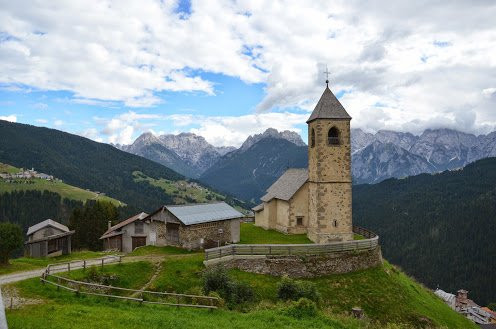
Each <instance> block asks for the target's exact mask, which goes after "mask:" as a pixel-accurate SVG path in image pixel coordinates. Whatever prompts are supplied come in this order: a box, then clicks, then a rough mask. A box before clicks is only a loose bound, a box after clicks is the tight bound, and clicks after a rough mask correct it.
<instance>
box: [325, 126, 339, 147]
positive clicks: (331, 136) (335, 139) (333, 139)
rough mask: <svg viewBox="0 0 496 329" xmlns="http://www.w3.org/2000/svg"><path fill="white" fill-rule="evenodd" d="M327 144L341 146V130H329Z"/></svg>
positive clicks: (334, 128)
mask: <svg viewBox="0 0 496 329" xmlns="http://www.w3.org/2000/svg"><path fill="white" fill-rule="evenodd" d="M327 143H328V144H329V145H339V130H338V128H336V127H332V128H331V129H329V132H328V133H327Z"/></svg>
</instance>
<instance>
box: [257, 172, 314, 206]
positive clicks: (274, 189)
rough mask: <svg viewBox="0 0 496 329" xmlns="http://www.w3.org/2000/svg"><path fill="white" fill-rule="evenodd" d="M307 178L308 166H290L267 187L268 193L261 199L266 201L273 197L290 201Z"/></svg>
mask: <svg viewBox="0 0 496 329" xmlns="http://www.w3.org/2000/svg"><path fill="white" fill-rule="evenodd" d="M307 180H308V170H307V169H306V168H302V169H296V168H290V169H288V170H286V171H285V172H284V174H282V176H281V177H279V179H278V180H276V182H275V183H274V184H272V185H271V186H270V187H269V188H268V189H267V194H265V195H264V196H263V197H261V198H260V200H262V201H264V202H269V201H270V200H272V199H280V200H285V201H288V200H289V199H291V197H292V196H293V195H294V194H295V193H296V192H297V191H298V190H299V189H300V187H302V186H303V184H305V182H306V181H307Z"/></svg>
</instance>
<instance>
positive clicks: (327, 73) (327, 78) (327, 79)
mask: <svg viewBox="0 0 496 329" xmlns="http://www.w3.org/2000/svg"><path fill="white" fill-rule="evenodd" d="M324 74H325V75H326V84H327V87H329V74H331V73H330V72H329V70H328V69H327V65H326V69H325V71H324Z"/></svg>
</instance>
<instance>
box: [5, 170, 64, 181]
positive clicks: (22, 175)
mask: <svg viewBox="0 0 496 329" xmlns="http://www.w3.org/2000/svg"><path fill="white" fill-rule="evenodd" d="M0 178H3V179H31V178H41V179H46V180H50V181H52V180H55V178H54V177H53V176H52V175H48V174H44V173H39V172H37V171H36V170H34V168H32V169H26V170H25V169H22V168H21V170H20V171H19V172H17V173H0Z"/></svg>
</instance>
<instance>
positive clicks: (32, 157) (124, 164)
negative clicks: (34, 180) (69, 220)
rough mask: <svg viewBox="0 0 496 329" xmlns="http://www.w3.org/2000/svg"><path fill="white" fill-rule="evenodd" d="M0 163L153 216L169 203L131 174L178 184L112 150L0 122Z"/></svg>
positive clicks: (167, 173)
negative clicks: (103, 195)
mask: <svg viewBox="0 0 496 329" xmlns="http://www.w3.org/2000/svg"><path fill="white" fill-rule="evenodd" d="M0 162H4V163H8V164H11V165H14V166H16V167H24V168H31V167H34V168H36V170H38V171H40V172H44V173H47V174H51V175H54V176H55V177H57V178H60V179H62V180H64V182H66V183H69V184H71V185H74V186H78V187H80V188H83V189H90V190H92V191H100V192H105V193H106V194H107V195H109V196H111V197H113V198H116V199H118V200H120V201H122V202H125V203H126V204H130V205H133V206H135V207H138V208H140V209H143V211H151V210H153V209H154V208H157V207H158V206H160V205H161V204H167V203H171V202H172V197H171V196H170V195H167V194H166V193H164V191H163V190H162V189H160V188H159V187H155V186H151V185H150V184H148V183H146V182H136V181H135V180H134V178H133V175H132V174H133V172H134V171H141V172H143V173H144V174H146V175H147V176H148V177H152V178H155V179H159V178H164V179H168V180H172V181H175V180H178V179H182V178H183V177H182V176H181V175H179V174H177V173H176V172H174V171H172V170H171V169H169V168H167V167H164V166H162V165H159V164H157V163H155V162H153V161H150V160H147V159H145V158H142V157H139V156H136V155H133V154H129V153H127V152H123V151H120V150H118V149H116V148H114V147H112V146H110V145H107V144H103V143H97V142H94V141H91V140H89V139H87V138H83V137H80V136H76V135H72V134H68V133H64V132H61V131H58V130H54V129H48V128H40V127H34V126H30V125H24V124H19V123H11V122H7V121H1V120H0Z"/></svg>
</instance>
